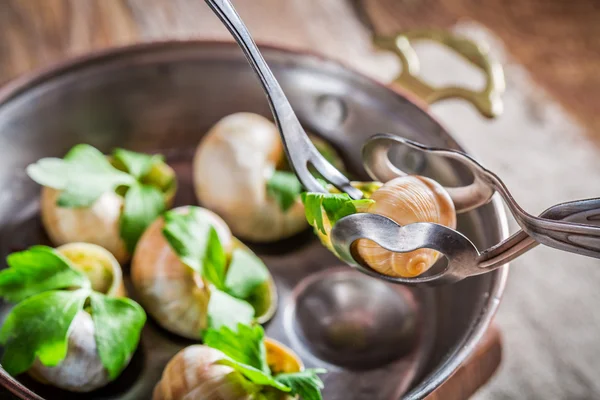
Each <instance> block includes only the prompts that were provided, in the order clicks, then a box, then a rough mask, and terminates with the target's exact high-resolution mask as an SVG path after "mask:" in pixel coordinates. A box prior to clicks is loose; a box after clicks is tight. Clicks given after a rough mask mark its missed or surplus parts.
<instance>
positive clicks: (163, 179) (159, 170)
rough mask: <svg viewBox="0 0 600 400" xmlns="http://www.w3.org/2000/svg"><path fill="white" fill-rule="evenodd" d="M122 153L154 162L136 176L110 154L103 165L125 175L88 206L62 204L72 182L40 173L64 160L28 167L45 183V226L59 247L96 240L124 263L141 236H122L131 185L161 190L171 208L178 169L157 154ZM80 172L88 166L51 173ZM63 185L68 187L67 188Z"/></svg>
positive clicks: (85, 178) (88, 178)
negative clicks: (125, 207)
mask: <svg viewBox="0 0 600 400" xmlns="http://www.w3.org/2000/svg"><path fill="white" fill-rule="evenodd" d="M77 148H84V150H85V151H87V152H91V153H92V154H93V156H95V157H99V156H102V157H104V156H103V155H102V153H100V152H99V151H98V150H96V149H94V148H93V147H91V146H87V145H78V146H75V147H74V148H73V150H75V149H77ZM73 150H71V152H72V151H73ZM119 152H121V153H120V154H122V153H127V154H134V155H136V156H140V157H147V159H148V160H151V162H152V164H151V166H149V168H148V169H147V170H146V171H145V172H144V173H142V174H140V175H139V176H135V177H133V176H132V175H131V171H129V170H128V168H127V167H126V164H125V163H123V162H122V161H121V159H120V158H118V157H116V156H115V155H113V156H106V158H105V159H106V161H105V162H106V165H103V166H102V167H104V168H106V167H108V168H110V166H111V165H112V167H113V168H114V170H113V171H111V172H116V173H117V174H118V173H121V174H122V175H123V176H121V177H117V178H116V179H117V181H116V184H115V186H114V187H112V188H110V187H109V188H108V189H109V190H106V191H104V192H102V193H101V194H99V196H98V197H97V198H96V199H94V200H93V202H91V203H90V204H86V205H85V206H61V205H60V204H59V203H60V199H61V196H62V194H63V192H64V189H67V190H68V189H69V184H70V183H64V185H61V184H54V183H55V181H56V177H54V179H48V175H42V176H41V175H40V170H42V169H44V167H45V166H47V165H48V164H50V163H51V162H55V163H56V162H59V161H63V160H57V159H53V158H47V159H41V160H39V161H38V162H37V163H36V164H32V165H30V166H29V167H28V169H27V172H28V173H29V175H30V176H31V177H32V178H33V179H34V180H35V181H36V182H38V183H40V184H41V185H43V188H42V192H41V199H40V213H41V218H42V223H43V226H44V228H45V230H46V232H47V234H48V236H49V238H50V240H51V242H52V243H53V244H54V245H55V246H60V245H63V244H66V243H71V242H86V243H93V244H97V245H99V246H102V247H104V248H105V249H107V250H108V251H110V252H111V253H112V254H113V255H114V256H115V257H116V259H117V260H118V261H119V262H120V263H124V262H126V261H128V260H129V258H130V255H131V253H132V247H133V246H134V243H135V239H137V238H133V240H132V243H127V241H125V240H124V238H123V237H122V236H123V235H122V232H123V226H122V217H123V210H124V204H125V200H126V198H127V194H126V190H128V189H127V185H133V184H140V185H147V186H152V187H154V188H156V189H158V190H159V191H160V192H161V193H162V195H163V196H164V201H163V204H162V209H165V208H169V207H170V205H171V203H172V201H173V198H174V196H175V191H176V189H177V182H176V179H175V172H174V171H173V170H172V169H171V168H170V167H169V166H168V165H167V164H166V163H164V162H163V161H162V160H161V159H160V158H159V157H157V156H147V155H144V154H139V153H133V152H128V151H125V150H121V149H117V150H116V151H115V153H114V154H119ZM68 156H69V154H67V156H66V157H65V160H67V157H68ZM91 158H92V157H90V159H91ZM48 161H50V163H49V162H48ZM44 162H45V163H44ZM149 162H150V161H149ZM82 164H83V163H82ZM84 167H86V165H84ZM48 170H49V169H46V170H45V171H43V172H48ZM79 171H84V172H86V169H85V168H82V167H81V166H79V165H78V166H77V167H76V168H74V169H73V170H72V171H68V172H65V171H64V170H62V169H60V170H57V171H51V172H53V173H54V174H55V175H57V176H59V177H60V176H61V175H62V176H65V177H68V176H70V175H73V176H76V175H77V173H78V172H79ZM115 176H117V175H115ZM126 178H129V179H126ZM93 179H94V177H93V176H92V175H90V176H87V175H86V176H82V177H81V178H80V179H79V181H78V182H77V183H81V181H88V183H87V184H89V185H93ZM119 179H120V180H119ZM62 186H65V187H64V188H63V187H62ZM140 233H141V232H140Z"/></svg>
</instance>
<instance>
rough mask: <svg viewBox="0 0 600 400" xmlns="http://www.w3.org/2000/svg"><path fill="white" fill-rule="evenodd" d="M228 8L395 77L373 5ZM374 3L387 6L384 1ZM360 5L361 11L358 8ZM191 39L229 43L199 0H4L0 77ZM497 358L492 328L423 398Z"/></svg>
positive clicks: (472, 379) (262, 35)
mask: <svg viewBox="0 0 600 400" xmlns="http://www.w3.org/2000/svg"><path fill="white" fill-rule="evenodd" d="M235 3H236V6H237V7H238V11H239V12H240V14H241V15H242V16H243V17H244V19H245V21H246V22H247V23H248V25H249V28H250V30H251V31H252V32H253V34H254V36H255V38H256V39H257V41H263V42H270V43H277V44H280V45H285V46H290V47H295V48H303V49H310V50H312V51H315V52H319V53H322V54H325V55H327V56H329V57H332V58H335V59H338V60H341V61H343V62H345V63H347V64H350V65H351V66H352V67H354V68H356V69H358V70H360V71H362V72H365V73H367V74H370V75H372V76H375V77H378V78H380V79H389V78H391V77H392V76H393V75H394V74H395V73H396V66H395V65H396V64H394V63H390V62H389V61H390V59H389V55H385V54H381V52H378V51H376V50H375V49H374V48H373V47H372V44H371V32H370V30H369V29H368V28H367V25H366V24H364V23H361V22H360V20H359V18H358V16H359V15H360V13H361V12H365V13H368V18H372V20H373V21H375V22H376V23H377V24H379V25H380V26H382V27H385V26H394V27H395V25H394V24H393V23H390V22H389V21H388V19H389V15H388V16H387V18H388V19H385V18H381V15H380V14H377V12H378V10H380V9H379V8H378V6H377V5H376V4H373V3H374V2H367V1H365V4H362V2H360V1H359V2H356V1H355V2H350V1H345V0H327V1H322V0H302V1H282V0H239V1H235ZM366 3H369V4H366ZM388 3H389V2H388ZM402 3H410V2H402ZM381 4H382V7H383V6H386V2H385V1H384V2H382V3H381ZM363 5H364V6H366V7H365V8H362V6H363ZM356 6H358V7H359V14H357V8H356ZM386 7H390V6H389V4H388V5H387V6H386ZM384 9H385V8H381V10H384ZM391 9H394V7H391ZM364 17H365V15H362V18H364ZM265 21H269V23H268V24H267V23H265ZM393 21H395V20H392V22H393ZM378 29H379V28H378ZM384 30H385V29H384ZM190 37H195V38H198V37H201V38H210V39H226V40H230V36H229V34H228V33H227V32H226V30H225V29H224V28H223V27H222V26H221V24H220V23H219V22H218V21H217V19H216V18H215V17H214V16H213V15H212V13H210V11H209V10H208V9H207V7H206V6H205V5H204V3H203V2H202V1H200V0H3V1H2V2H1V3H0V80H1V81H6V80H9V79H11V78H13V77H15V76H18V75H21V74H23V73H26V72H27V71H31V70H33V69H35V68H38V67H41V66H46V65H49V64H52V63H54V62H56V61H59V60H62V59H64V58H66V57H69V56H74V55H77V54H82V53H85V52H88V51H90V50H95V49H101V48H105V47H110V46H118V45H125V44H129V43H133V42H137V41H151V40H160V39H165V38H181V39H185V38H190ZM386 57H387V58H386ZM500 358H501V344H500V337H499V334H498V331H497V330H496V329H491V330H490V332H489V333H488V335H487V337H486V338H485V339H484V340H483V342H482V345H481V347H480V349H479V351H477V353H476V354H475V355H474V356H473V358H472V360H471V362H470V363H467V364H466V365H465V366H463V368H461V369H460V370H459V371H458V372H457V374H456V375H455V377H454V378H455V379H451V380H450V381H448V382H447V383H446V384H445V385H444V386H443V387H442V388H441V390H439V391H438V392H436V393H435V394H434V395H432V396H431V397H430V398H431V399H440V400H441V399H444V400H453V399H457V400H458V399H465V398H467V397H468V396H470V395H471V394H472V393H473V392H474V391H475V390H476V389H477V388H478V387H479V386H480V385H481V384H482V383H484V382H485V381H487V379H488V378H489V377H490V376H491V374H492V373H493V372H494V371H495V369H496V367H497V366H498V364H499V362H500ZM5 396H6V395H5V394H4V393H2V392H0V397H1V398H6V397H5Z"/></svg>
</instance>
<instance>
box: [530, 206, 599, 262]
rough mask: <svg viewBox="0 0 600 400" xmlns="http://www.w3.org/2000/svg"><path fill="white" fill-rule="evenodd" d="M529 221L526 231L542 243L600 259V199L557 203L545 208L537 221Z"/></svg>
mask: <svg viewBox="0 0 600 400" xmlns="http://www.w3.org/2000/svg"><path fill="white" fill-rule="evenodd" d="M558 220H559V221H558ZM528 222H529V221H524V225H526V227H527V229H526V230H527V233H528V234H529V235H530V236H531V237H533V238H534V239H535V240H536V241H538V242H539V243H542V244H545V245H546V246H550V247H554V248H557V249H560V250H564V251H569V252H571V253H576V254H581V255H585V256H588V257H594V258H600V198H594V199H586V200H575V201H571V202H567V203H561V204H557V205H555V206H553V207H550V208H549V209H547V210H546V211H544V212H543V213H542V218H537V221H536V222H537V223H536V224H534V225H532V224H531V223H528Z"/></svg>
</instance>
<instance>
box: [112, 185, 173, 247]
mask: <svg viewBox="0 0 600 400" xmlns="http://www.w3.org/2000/svg"><path fill="white" fill-rule="evenodd" d="M164 209H165V200H164V197H163V194H162V193H161V191H160V190H159V189H157V188H156V187H154V186H150V185H142V184H138V183H136V184H134V185H132V186H131V187H130V188H129V189H128V190H127V193H125V204H124V206H123V211H122V213H121V219H120V236H121V238H122V239H123V241H124V242H125V244H126V246H127V251H129V252H130V253H133V250H134V249H135V246H136V245H137V242H138V240H139V239H140V237H141V236H142V233H144V231H145V230H146V228H147V227H148V226H149V225H150V224H151V223H152V222H153V221H154V220H155V219H156V218H157V217H158V216H159V215H160V214H161V213H162V212H163V211H164Z"/></svg>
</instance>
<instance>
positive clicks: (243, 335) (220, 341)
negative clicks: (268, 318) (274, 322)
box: [202, 324, 270, 373]
mask: <svg viewBox="0 0 600 400" xmlns="http://www.w3.org/2000/svg"><path fill="white" fill-rule="evenodd" d="M264 337H265V332H264V330H263V328H262V327H261V326H260V325H256V326H253V327H252V326H248V325H244V324H238V325H237V332H236V331H234V330H233V329H231V328H229V327H227V326H222V327H221V328H220V329H218V330H216V329H207V330H206V331H205V332H204V334H203V335H202V338H203V340H204V344H205V345H207V346H209V347H212V348H213V349H217V350H220V351H222V352H223V353H224V354H225V355H226V356H228V357H230V358H231V359H233V360H234V361H237V362H239V363H242V364H246V365H249V366H251V367H254V368H256V369H258V370H260V371H263V372H265V373H270V370H269V365H268V364H267V351H266V349H265V343H264Z"/></svg>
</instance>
